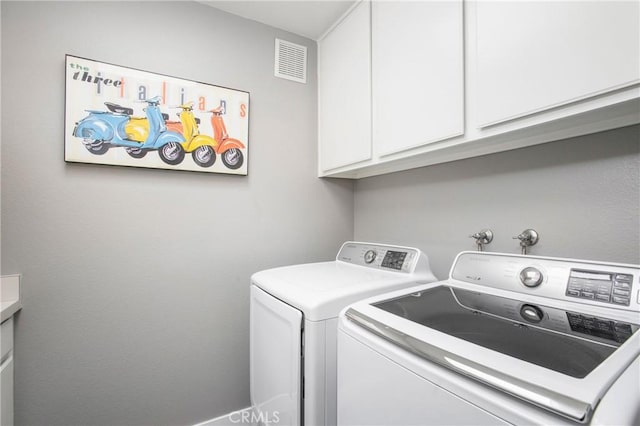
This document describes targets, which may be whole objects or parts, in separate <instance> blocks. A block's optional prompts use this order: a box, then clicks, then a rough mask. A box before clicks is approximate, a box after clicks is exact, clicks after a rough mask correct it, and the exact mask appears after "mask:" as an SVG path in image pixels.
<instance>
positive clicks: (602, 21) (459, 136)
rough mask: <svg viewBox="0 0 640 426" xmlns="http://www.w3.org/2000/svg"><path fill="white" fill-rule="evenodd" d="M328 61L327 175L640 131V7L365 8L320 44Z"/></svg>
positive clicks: (426, 4) (460, 4) (428, 4)
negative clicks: (621, 130) (635, 128)
mask: <svg viewBox="0 0 640 426" xmlns="http://www.w3.org/2000/svg"><path fill="white" fill-rule="evenodd" d="M368 13H370V15H371V16H370V21H367V14H368ZM355 22H358V25H355V24H354V23H355ZM368 24H369V25H368ZM354 34H355V35H354ZM367 37H368V38H367ZM355 40H358V41H357V43H356V42H355ZM319 56H320V57H319V63H320V66H319V74H318V78H319V81H320V84H319V99H320V106H319V139H318V143H319V175H320V176H332V177H344V178H362V177H367V176H373V175H379V174H384V173H390V172H395V171H400V170H407V169H411V168H416V167H422V166H427V165H431V164H437V163H444V162H448V161H454V160H459V159H463V158H469V157H474V156H479V155H485V154H490V153H495V152H500V151H506V150H510V149H516V148H522V147H526V146H531V145H535V144H540V143H547V142H552V141H556V140H560V139H565V138H569V137H575V136H580V135H585V134H589V133H595V132H600V131H605V130H610V129H614V128H617V127H624V126H629V125H633V124H637V123H640V113H639V111H640V1H638V0H626V1H611V2H609V1H586V0H585V1H582V0H579V1H557V2H556V1H553V2H543V1H533V2H515V1H509V2H504V1H471V0H468V1H463V0H460V1H455V0H453V1H445V0H443V1H426V0H423V1H421V0H418V1H393V2H390V1H383V0H373V1H367V0H364V1H361V2H359V3H357V4H356V6H354V8H353V9H352V10H351V11H350V13H348V14H347V15H346V17H345V18H344V19H343V20H342V21H341V22H340V23H339V24H337V26H336V27H335V28H334V29H333V30H331V31H330V32H329V33H328V34H327V35H326V36H325V37H324V38H322V39H321V40H320V41H319ZM367 61H369V62H367ZM367 64H369V65H370V66H368V65H367ZM367 85H370V89H369V91H367V92H366V93H365V90H364V88H365V86H367ZM367 117H369V118H370V119H369V120H368V119H367ZM342 135H344V136H345V137H341V136H342Z"/></svg>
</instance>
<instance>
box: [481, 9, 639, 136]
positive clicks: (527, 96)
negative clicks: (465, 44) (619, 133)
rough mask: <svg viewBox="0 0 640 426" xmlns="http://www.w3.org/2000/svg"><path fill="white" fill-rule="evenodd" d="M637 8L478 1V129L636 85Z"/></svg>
mask: <svg viewBox="0 0 640 426" xmlns="http://www.w3.org/2000/svg"><path fill="white" fill-rule="evenodd" d="M638 5H639V2H638V1H620V2H618V1H527V2H515V1H514V2H503V1H500V2H493V1H481V2H477V15H476V20H477V21H476V26H477V27H476V38H477V66H478V80H477V84H478V111H477V113H478V117H479V121H480V123H479V124H480V127H486V126H488V125H491V124H496V123H499V122H502V121H506V120H510V119H513V118H517V117H521V116H525V115H528V114H532V113H535V112H539V111H543V110H547V109H550V108H553V107H557V106H561V105H565V104H568V103H571V102H575V101H579V100H581V99H585V98H588V97H592V96H595V95H598V94H602V93H605V92H608V91H612V90H615V89H619V88H623V87H627V86H630V85H632V84H636V83H638V82H639V81H640V80H639V78H640V75H639V73H640V71H639V70H640V62H639V60H638V58H639V55H640V44H639V40H640V37H639V8H638Z"/></svg>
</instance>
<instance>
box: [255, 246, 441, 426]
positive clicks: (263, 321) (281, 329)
mask: <svg viewBox="0 0 640 426" xmlns="http://www.w3.org/2000/svg"><path fill="white" fill-rule="evenodd" d="M434 281H436V278H435V276H434V275H433V274H432V273H431V269H430V267H429V261H428V259H427V256H426V255H425V254H424V253H422V252H421V251H420V250H418V249H416V248H410V247H398V246H389V245H380V244H370V243H359V242H347V243H344V244H343V245H342V247H341V248H340V251H339V252H338V255H337V257H336V260H335V261H330V262H320V263H310V264H303V265H294V266H286V267H281V268H275V269H269V270H265V271H261V272H257V273H255V274H254V275H253V276H252V278H251V320H250V329H251V331H250V336H251V360H250V365H251V371H250V374H251V404H252V407H253V410H254V413H253V414H254V416H253V417H254V419H256V420H258V421H259V422H260V423H263V424H278V425H307V426H308V425H335V424H336V334H337V324H338V314H339V313H340V311H341V310H342V309H343V308H344V307H345V306H347V305H348V304H350V303H353V302H356V301H357V300H360V299H364V298H366V297H370V296H373V295H375V294H380V293H384V292H387V291H391V290H393V289H400V288H406V287H410V286H413V285H416V283H423V284H424V283H429V282H434Z"/></svg>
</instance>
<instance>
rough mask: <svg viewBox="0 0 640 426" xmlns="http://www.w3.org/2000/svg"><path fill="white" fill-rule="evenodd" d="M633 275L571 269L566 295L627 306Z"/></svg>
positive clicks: (629, 299)
mask: <svg viewBox="0 0 640 426" xmlns="http://www.w3.org/2000/svg"><path fill="white" fill-rule="evenodd" d="M632 285H633V275H631V274H620V273H616V272H607V271H585V270H581V269H571V272H570V274H569V283H568V284H567V291H566V295H567V296H571V297H579V298H582V299H589V300H597V301H599V302H606V303H614V304H616V305H623V306H629V303H630V301H631V287H632Z"/></svg>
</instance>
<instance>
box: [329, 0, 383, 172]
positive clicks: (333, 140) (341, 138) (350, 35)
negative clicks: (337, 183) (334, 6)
mask: <svg viewBox="0 0 640 426" xmlns="http://www.w3.org/2000/svg"><path fill="white" fill-rule="evenodd" d="M370 10H371V8H370V4H369V2H362V3H360V4H358V6H357V7H356V8H354V9H352V10H351V12H350V13H349V14H348V15H347V16H346V17H345V18H344V20H342V21H341V22H340V23H339V24H338V25H337V26H336V27H335V28H334V29H333V30H332V31H331V32H330V33H329V34H328V35H327V36H326V37H325V38H323V39H322V41H321V42H320V43H319V71H318V80H319V83H318V85H319V108H318V114H319V123H318V124H319V152H318V154H319V164H320V174H323V172H326V171H327V170H331V169H335V168H337V167H340V166H345V165H349V164H354V163H358V162H361V161H365V160H369V159H370V158H371V17H370Z"/></svg>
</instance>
